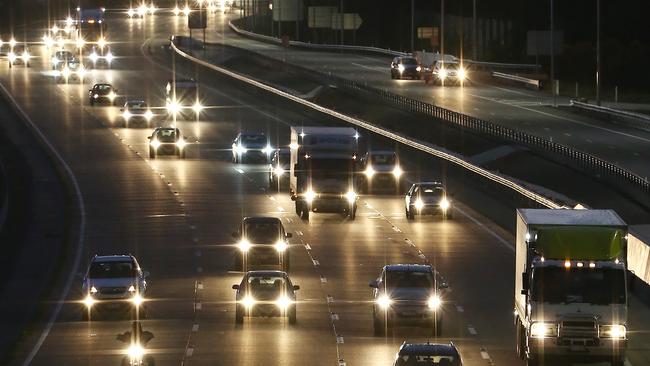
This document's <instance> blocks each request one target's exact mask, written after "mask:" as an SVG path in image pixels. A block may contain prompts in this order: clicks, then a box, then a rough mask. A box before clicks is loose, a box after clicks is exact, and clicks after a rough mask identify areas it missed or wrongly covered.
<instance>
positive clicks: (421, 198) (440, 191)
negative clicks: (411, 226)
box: [404, 182, 453, 220]
mask: <svg viewBox="0 0 650 366" xmlns="http://www.w3.org/2000/svg"><path fill="white" fill-rule="evenodd" d="M450 197H451V196H450V195H448V194H447V190H446V189H445V186H444V185H443V184H442V183H440V182H420V183H414V184H413V185H412V186H411V188H410V189H409V190H408V192H406V196H405V198H404V201H405V202H404V212H405V214H406V218H407V219H408V220H413V219H414V218H415V215H428V214H429V215H435V214H440V215H442V218H443V219H451V218H452V217H453V213H452V210H451V198H450Z"/></svg>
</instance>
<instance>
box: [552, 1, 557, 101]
mask: <svg viewBox="0 0 650 366" xmlns="http://www.w3.org/2000/svg"><path fill="white" fill-rule="evenodd" d="M553 20H554V16H553V0H551V93H552V94H553V107H556V106H557V101H556V95H555V35H554V33H555V26H554V24H553Z"/></svg>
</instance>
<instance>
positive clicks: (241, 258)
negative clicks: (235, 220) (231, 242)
mask: <svg viewBox="0 0 650 366" xmlns="http://www.w3.org/2000/svg"><path fill="white" fill-rule="evenodd" d="M232 236H233V238H234V239H235V240H237V248H238V249H239V251H238V252H237V254H236V255H235V269H237V270H241V269H246V270H248V269H251V268H261V267H265V266H272V267H275V268H280V269H282V270H283V271H288V270H289V266H290V256H289V243H287V239H289V238H291V233H287V232H286V231H285V229H284V225H282V220H280V219H279V218H277V217H246V218H244V220H243V221H242V223H241V225H240V227H239V230H238V231H237V232H235V233H233V235H232Z"/></svg>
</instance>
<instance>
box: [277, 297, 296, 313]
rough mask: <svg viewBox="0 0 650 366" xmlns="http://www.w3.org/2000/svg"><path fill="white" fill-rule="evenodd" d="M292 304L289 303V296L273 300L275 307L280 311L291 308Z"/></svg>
mask: <svg viewBox="0 0 650 366" xmlns="http://www.w3.org/2000/svg"><path fill="white" fill-rule="evenodd" d="M292 303H293V301H291V299H290V298H289V296H286V295H284V296H281V297H280V298H279V299H277V300H275V305H277V306H278V307H279V308H280V309H282V310H286V309H287V308H288V307H289V306H291V304H292Z"/></svg>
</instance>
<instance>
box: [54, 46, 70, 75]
mask: <svg viewBox="0 0 650 366" xmlns="http://www.w3.org/2000/svg"><path fill="white" fill-rule="evenodd" d="M74 58H75V57H74V54H73V53H72V52H70V51H65V50H64V51H56V52H54V55H53V56H52V60H51V62H52V70H58V69H59V65H65V64H66V63H67V62H68V61H69V60H72V59H74Z"/></svg>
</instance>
